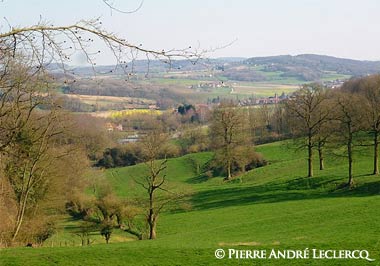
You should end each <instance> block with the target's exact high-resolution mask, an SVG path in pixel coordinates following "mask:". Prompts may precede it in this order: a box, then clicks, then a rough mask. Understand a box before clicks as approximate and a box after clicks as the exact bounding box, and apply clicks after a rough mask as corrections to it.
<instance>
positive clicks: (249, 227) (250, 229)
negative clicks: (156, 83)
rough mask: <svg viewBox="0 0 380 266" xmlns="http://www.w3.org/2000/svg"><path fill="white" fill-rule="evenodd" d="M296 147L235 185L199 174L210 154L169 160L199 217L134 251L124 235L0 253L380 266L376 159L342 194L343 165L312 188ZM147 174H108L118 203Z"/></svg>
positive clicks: (162, 226)
mask: <svg viewBox="0 0 380 266" xmlns="http://www.w3.org/2000/svg"><path fill="white" fill-rule="evenodd" d="M289 146H290V145H289V144H287V143H284V142H278V143H272V144H266V145H262V146H259V147H257V150H258V151H259V152H261V153H262V154H263V155H264V157H265V158H266V159H267V160H268V161H269V162H270V164H269V165H267V166H265V167H261V168H258V169H254V170H252V171H250V172H248V173H246V174H245V175H243V176H242V177H241V178H240V179H237V180H236V181H234V182H229V183H226V182H223V181H222V178H219V177H215V178H207V177H206V176H204V175H197V174H196V173H195V171H194V167H193V166H192V165H191V163H190V160H189V157H191V156H195V157H197V160H198V161H199V162H201V163H202V164H204V163H206V162H207V161H208V160H209V159H210V158H211V157H212V154H211V153H199V154H190V155H186V156H184V157H180V158H175V159H170V160H169V163H168V169H167V174H168V180H169V181H170V182H171V183H172V184H173V185H175V186H176V185H178V186H184V187H189V188H191V189H192V190H193V192H194V193H193V196H192V198H191V203H192V209H191V210H188V211H176V212H173V211H172V212H170V211H167V212H165V213H162V214H161V216H160V218H159V223H158V239H157V240H153V241H152V240H143V241H138V240H135V241H130V240H131V239H132V238H133V237H132V236H130V235H125V241H127V240H128V241H127V242H120V241H122V240H123V237H121V233H117V234H116V237H115V238H116V239H114V240H112V238H111V244H108V245H106V244H94V245H92V246H88V247H53V248H51V247H42V248H14V249H0V265H1V266H3V265H380V237H379V236H380V177H375V176H371V175H369V173H370V172H371V163H372V160H371V159H372V158H371V156H370V155H371V151H370V149H369V148H361V150H360V151H358V152H357V153H356V157H355V164H354V172H355V182H356V187H355V189H353V190H347V189H338V187H339V185H340V184H341V183H343V182H346V175H347V169H346V162H345V159H344V158H339V157H334V156H333V155H329V156H327V159H326V170H324V171H319V170H317V165H315V177H314V178H312V179H308V178H306V177H305V175H306V170H307V169H306V157H305V153H304V152H298V153H296V152H294V151H293V150H292V149H290V147H289ZM144 171H145V169H144V166H143V165H136V166H132V167H127V168H119V169H111V170H107V171H106V172H105V173H104V174H105V177H106V178H107V179H108V180H109V181H110V182H111V184H112V185H113V186H114V187H115V189H116V192H117V194H118V195H120V196H123V197H133V196H135V195H137V194H140V193H142V191H141V190H140V188H139V187H138V186H137V185H136V184H135V183H134V181H133V179H134V178H137V177H139V176H143V175H144ZM65 223H66V226H74V227H75V223H74V222H71V221H66V222H65ZM65 230H66V231H67V230H69V229H64V231H65ZM97 243H101V242H100V241H99V242H97ZM220 248H221V249H224V250H225V251H226V252H227V251H228V249H229V248H231V249H242V250H268V252H269V251H270V250H271V249H275V250H284V249H292V250H304V249H306V248H309V249H313V248H315V249H323V250H328V249H334V250H340V249H344V250H355V249H359V250H362V249H365V250H368V252H369V254H370V258H372V259H375V261H374V262H368V261H366V260H356V259H351V260H349V259H325V260H321V259H319V260H318V259H305V260H304V259H295V260H287V259H278V260H276V259H271V260H269V259H266V260H265V259H261V260H260V259H253V260H252V259H247V260H243V259H241V260H238V259H228V258H224V259H216V258H215V255H214V251H215V250H216V249H220Z"/></svg>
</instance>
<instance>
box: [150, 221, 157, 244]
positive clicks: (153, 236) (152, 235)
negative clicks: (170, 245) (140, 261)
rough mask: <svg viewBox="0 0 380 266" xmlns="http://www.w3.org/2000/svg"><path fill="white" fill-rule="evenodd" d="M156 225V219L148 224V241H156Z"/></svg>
mask: <svg viewBox="0 0 380 266" xmlns="http://www.w3.org/2000/svg"><path fill="white" fill-rule="evenodd" d="M156 225H157V223H156V219H153V220H152V221H151V222H150V223H149V239H156V238H157V234H156Z"/></svg>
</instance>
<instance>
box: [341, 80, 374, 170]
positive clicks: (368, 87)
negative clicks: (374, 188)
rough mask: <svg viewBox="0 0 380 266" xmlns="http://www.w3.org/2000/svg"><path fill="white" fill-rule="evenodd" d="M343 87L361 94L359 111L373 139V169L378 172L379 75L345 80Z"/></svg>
mask: <svg viewBox="0 0 380 266" xmlns="http://www.w3.org/2000/svg"><path fill="white" fill-rule="evenodd" d="M343 89H344V90H345V91H347V92H350V93H357V94H360V95H362V96H363V97H362V100H363V104H362V105H361V110H360V111H361V112H363V117H364V118H365V122H366V123H367V127H368V129H369V131H370V133H371V134H372V141H373V171H372V173H373V174H374V175H378V174H379V135H380V75H372V76H367V77H364V78H358V79H352V80H350V81H347V82H346V83H345V84H344V86H343Z"/></svg>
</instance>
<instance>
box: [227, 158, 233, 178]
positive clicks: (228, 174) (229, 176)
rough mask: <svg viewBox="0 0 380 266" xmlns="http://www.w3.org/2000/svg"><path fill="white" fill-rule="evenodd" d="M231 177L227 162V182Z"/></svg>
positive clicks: (229, 166)
mask: <svg viewBox="0 0 380 266" xmlns="http://www.w3.org/2000/svg"><path fill="white" fill-rule="evenodd" d="M231 178H232V176H231V162H230V161H228V162H227V180H231Z"/></svg>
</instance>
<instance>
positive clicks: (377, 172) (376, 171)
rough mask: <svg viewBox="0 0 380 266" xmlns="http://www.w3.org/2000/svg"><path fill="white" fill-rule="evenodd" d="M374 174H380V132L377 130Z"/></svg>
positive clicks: (374, 140)
mask: <svg viewBox="0 0 380 266" xmlns="http://www.w3.org/2000/svg"><path fill="white" fill-rule="evenodd" d="M373 152H374V154H373V174H374V175H378V174H379V132H378V131H377V130H375V136H374V138H373Z"/></svg>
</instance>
